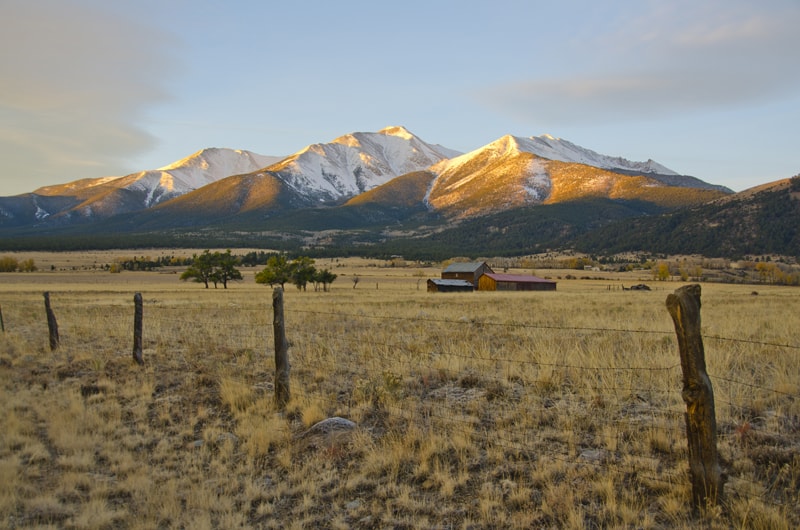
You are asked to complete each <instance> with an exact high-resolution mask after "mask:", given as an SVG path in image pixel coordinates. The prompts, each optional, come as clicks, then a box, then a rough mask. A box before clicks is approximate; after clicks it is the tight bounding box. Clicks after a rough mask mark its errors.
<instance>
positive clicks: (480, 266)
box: [442, 261, 494, 289]
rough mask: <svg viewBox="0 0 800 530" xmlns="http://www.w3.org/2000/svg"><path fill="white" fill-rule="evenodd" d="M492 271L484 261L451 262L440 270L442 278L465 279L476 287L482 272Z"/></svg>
mask: <svg viewBox="0 0 800 530" xmlns="http://www.w3.org/2000/svg"><path fill="white" fill-rule="evenodd" d="M491 272H494V271H493V270H492V269H491V267H489V265H488V264H487V263H486V262H485V261H470V262H457V263H451V264H450V266H448V267H447V268H446V269H445V270H443V271H442V279H443V280H465V281H468V282H470V283H472V285H473V286H474V287H475V288H476V289H477V288H478V278H480V277H481V275H482V274H486V273H491Z"/></svg>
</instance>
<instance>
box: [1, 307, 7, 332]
mask: <svg viewBox="0 0 800 530" xmlns="http://www.w3.org/2000/svg"><path fill="white" fill-rule="evenodd" d="M0 331H2V332H3V333H5V332H6V324H5V322H3V306H0Z"/></svg>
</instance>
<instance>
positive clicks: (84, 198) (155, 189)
mask: <svg viewBox="0 0 800 530" xmlns="http://www.w3.org/2000/svg"><path fill="white" fill-rule="evenodd" d="M278 160H280V158H278V157H271V156H264V155H258V154H256V153H252V152H250V151H242V150H233V149H220V148H209V149H203V150H200V151H198V152H196V153H194V154H193V155H191V156H188V157H186V158H184V159H182V160H179V161H177V162H175V163H173V164H170V165H168V166H165V167H163V168H160V169H156V170H150V171H140V172H138V173H132V174H130V175H126V176H124V177H102V178H97V179H81V180H76V181H73V182H69V183H67V184H61V185H57V186H45V187H42V188H39V189H37V190H35V191H34V192H32V193H27V194H23V195H18V196H15V197H2V198H0V225H3V226H22V225H29V224H45V225H59V224H68V223H74V222H87V221H88V222H91V221H96V220H102V219H106V218H108V217H111V216H114V215H119V214H122V213H127V212H135V211H138V210H144V209H147V208H150V207H152V206H155V205H157V204H159V203H161V202H165V201H167V200H169V199H171V198H174V197H179V196H181V195H183V194H185V193H188V192H190V191H192V190H195V189H198V188H201V187H203V186H205V185H207V184H210V183H213V182H216V181H218V180H219V179H221V178H225V177H228V176H230V175H234V174H238V173H249V172H252V171H255V170H257V169H260V168H262V167H265V166H268V165H270V164H272V163H275V162H276V161H278Z"/></svg>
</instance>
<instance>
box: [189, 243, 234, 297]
mask: <svg viewBox="0 0 800 530" xmlns="http://www.w3.org/2000/svg"><path fill="white" fill-rule="evenodd" d="M238 264H239V259H238V258H237V257H236V256H233V255H232V254H231V251H230V250H227V251H226V252H224V253H223V252H213V253H212V252H211V251H209V250H205V251H204V252H203V253H202V254H200V255H199V256H198V255H197V254H194V255H193V256H192V263H191V265H189V268H188V269H186V270H185V271H184V272H183V274H181V280H184V281H186V280H192V281H194V282H197V283H202V284H204V285H205V286H206V289H208V284H209V283H213V284H214V289H216V288H217V285H218V284H220V283H221V284H222V287H223V288H224V289H227V288H228V282H230V281H238V280H241V279H242V273H241V272H239V270H238V269H237V268H236V266H237V265H238Z"/></svg>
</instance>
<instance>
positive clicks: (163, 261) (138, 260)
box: [107, 256, 194, 272]
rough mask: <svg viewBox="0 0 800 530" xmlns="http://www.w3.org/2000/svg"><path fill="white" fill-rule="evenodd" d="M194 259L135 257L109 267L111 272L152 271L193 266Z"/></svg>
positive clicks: (118, 259)
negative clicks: (169, 267)
mask: <svg viewBox="0 0 800 530" xmlns="http://www.w3.org/2000/svg"><path fill="white" fill-rule="evenodd" d="M193 261H194V258H179V257H175V256H161V257H157V258H151V257H150V256H134V257H132V258H117V259H116V260H115V261H114V263H112V264H111V265H107V268H108V270H109V271H110V272H122V271H152V270H155V269H158V268H160V267H166V266H169V265H172V266H177V265H191V264H192V262H193Z"/></svg>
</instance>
